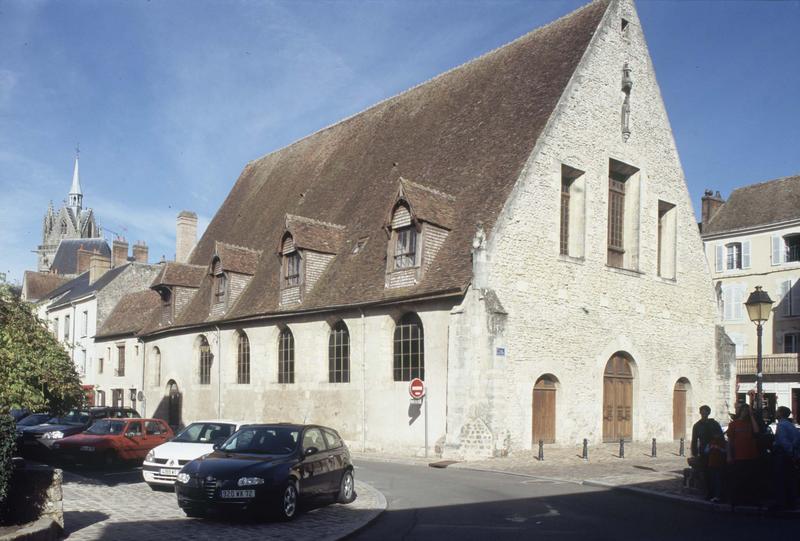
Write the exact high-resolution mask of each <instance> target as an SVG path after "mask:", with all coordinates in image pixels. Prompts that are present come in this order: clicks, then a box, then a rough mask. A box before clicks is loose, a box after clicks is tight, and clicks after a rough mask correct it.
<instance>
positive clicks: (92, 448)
mask: <svg viewBox="0 0 800 541" xmlns="http://www.w3.org/2000/svg"><path fill="white" fill-rule="evenodd" d="M81 451H89V452H90V453H91V452H92V451H94V447H91V446H89V445H83V446H81Z"/></svg>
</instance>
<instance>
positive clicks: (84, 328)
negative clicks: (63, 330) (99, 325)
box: [81, 310, 89, 336]
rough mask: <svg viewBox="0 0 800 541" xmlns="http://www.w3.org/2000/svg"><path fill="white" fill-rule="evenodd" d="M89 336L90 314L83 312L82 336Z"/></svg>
mask: <svg viewBox="0 0 800 541" xmlns="http://www.w3.org/2000/svg"><path fill="white" fill-rule="evenodd" d="M88 334H89V312H88V311H86V310H84V311H83V319H82V320H81V336H87V335H88Z"/></svg>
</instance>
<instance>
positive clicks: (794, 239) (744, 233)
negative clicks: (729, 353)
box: [701, 176, 800, 415]
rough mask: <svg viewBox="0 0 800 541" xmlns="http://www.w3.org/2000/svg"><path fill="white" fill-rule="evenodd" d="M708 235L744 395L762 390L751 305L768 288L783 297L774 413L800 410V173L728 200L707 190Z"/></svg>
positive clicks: (771, 340) (775, 348)
mask: <svg viewBox="0 0 800 541" xmlns="http://www.w3.org/2000/svg"><path fill="white" fill-rule="evenodd" d="M702 205H703V206H702V220H703V221H702V223H701V228H702V233H703V241H704V242H705V247H706V256H707V258H708V265H709V267H710V268H711V269H712V271H713V272H712V277H713V279H714V283H715V286H716V287H717V291H718V294H719V299H720V303H721V305H722V314H723V324H724V325H725V331H726V333H727V334H728V336H729V337H730V338H731V340H733V342H734V343H735V344H736V357H737V372H738V380H737V381H738V385H737V395H738V397H739V398H740V399H744V398H745V395H746V394H747V393H748V392H749V391H751V390H753V388H754V387H755V375H756V344H757V341H756V340H757V339H756V327H755V325H754V324H753V323H752V322H751V321H750V319H749V318H748V316H747V310H746V309H745V307H744V304H743V303H744V302H745V301H746V300H747V297H748V295H749V294H750V293H751V292H752V291H753V290H754V289H755V287H756V286H760V287H762V288H763V289H764V291H766V292H767V293H768V294H769V296H770V298H772V300H774V301H775V304H774V305H773V306H774V308H773V311H772V317H770V318H769V320H767V322H766V324H765V325H764V332H763V339H762V344H763V351H764V353H765V357H764V378H765V383H764V392H765V398H766V406H767V410H768V411H769V412H771V413H772V414H774V411H775V408H776V407H777V406H788V407H790V408H792V410H793V411H794V412H795V415H797V413H798V412H800V358H799V357H798V354H799V353H800V284H798V280H799V279H800V176H792V177H785V178H779V179H776V180H771V181H769V182H762V183H759V184H752V185H750V186H745V187H743V188H739V189H737V190H734V191H733V192H732V193H731V195H730V197H729V198H728V200H727V201H724V200H723V199H722V197H721V196H720V195H719V192H717V193H716V194H714V193H712V192H706V194H705V196H704V197H703V201H702Z"/></svg>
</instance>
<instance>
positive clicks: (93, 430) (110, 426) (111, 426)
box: [84, 419, 125, 435]
mask: <svg viewBox="0 0 800 541" xmlns="http://www.w3.org/2000/svg"><path fill="white" fill-rule="evenodd" d="M123 430H125V421H109V420H108V419H101V420H99V421H97V422H95V423H94V424H93V425H92V426H90V427H89V429H88V430H87V431H86V432H84V434H95V435H105V434H112V435H113V434H122V431H123Z"/></svg>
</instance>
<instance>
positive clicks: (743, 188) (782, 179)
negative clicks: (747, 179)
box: [728, 173, 800, 198]
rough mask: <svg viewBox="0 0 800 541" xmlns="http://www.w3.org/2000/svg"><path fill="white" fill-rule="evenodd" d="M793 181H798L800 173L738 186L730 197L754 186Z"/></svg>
mask: <svg viewBox="0 0 800 541" xmlns="http://www.w3.org/2000/svg"><path fill="white" fill-rule="evenodd" d="M794 179H800V173H797V174H796V175H786V176H784V177H778V178H773V179H771V180H762V181H761V182H754V183H753V184H746V185H744V186H739V187H738V188H736V189H735V190H733V191H732V192H731V195H733V194H734V193H736V192H738V191H739V190H746V189H748V188H754V187H756V186H763V185H764V184H771V183H773V182H783V181H786V180H794ZM728 198H730V195H729V196H728Z"/></svg>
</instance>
